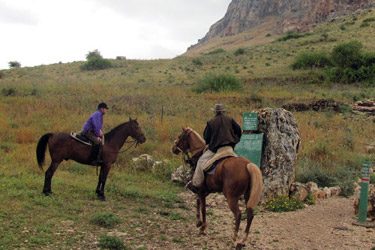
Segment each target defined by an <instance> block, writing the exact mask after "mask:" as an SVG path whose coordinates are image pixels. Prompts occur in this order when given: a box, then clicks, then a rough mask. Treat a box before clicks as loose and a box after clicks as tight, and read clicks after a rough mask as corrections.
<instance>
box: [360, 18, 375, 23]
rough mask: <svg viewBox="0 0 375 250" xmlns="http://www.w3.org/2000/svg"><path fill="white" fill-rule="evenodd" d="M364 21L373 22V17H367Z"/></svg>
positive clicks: (374, 19)
mask: <svg viewBox="0 0 375 250" xmlns="http://www.w3.org/2000/svg"><path fill="white" fill-rule="evenodd" d="M363 22H364V23H369V22H375V17H369V18H366V19H365V20H363Z"/></svg>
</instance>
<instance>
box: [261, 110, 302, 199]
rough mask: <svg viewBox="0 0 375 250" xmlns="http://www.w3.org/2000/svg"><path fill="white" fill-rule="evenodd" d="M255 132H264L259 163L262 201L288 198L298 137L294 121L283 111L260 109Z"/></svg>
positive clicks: (290, 115)
mask: <svg viewBox="0 0 375 250" xmlns="http://www.w3.org/2000/svg"><path fill="white" fill-rule="evenodd" d="M256 112H257V113H258V114H259V116H258V117H259V120H258V121H259V122H258V123H259V124H258V130H259V132H261V133H264V137H263V138H264V144H263V153H262V161H261V170H262V174H263V195H262V199H269V198H273V197H275V196H279V195H284V196H288V195H289V189H290V186H291V184H292V183H293V182H294V178H295V165H296V159H297V152H298V148H299V145H300V143H301V137H300V133H299V130H298V126H297V122H296V120H295V118H294V116H293V115H292V113H291V112H289V111H287V110H285V109H270V108H266V109H261V110H258V111H256Z"/></svg>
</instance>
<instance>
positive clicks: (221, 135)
mask: <svg viewBox="0 0 375 250" xmlns="http://www.w3.org/2000/svg"><path fill="white" fill-rule="evenodd" d="M212 110H213V111H214V112H215V117H214V118H212V119H211V120H210V121H208V122H207V125H206V128H205V129H204V132H203V138H204V140H205V141H206V144H208V149H207V151H206V152H204V153H203V155H202V156H201V157H200V158H199V160H198V163H197V167H196V169H195V172H194V175H193V179H192V181H190V182H189V183H188V184H187V187H188V188H189V189H190V190H191V191H193V192H194V193H197V192H198V191H199V189H200V188H201V187H202V186H203V183H204V172H203V170H204V169H203V167H204V165H205V163H206V162H207V161H208V160H210V159H212V157H214V155H215V153H216V152H217V150H218V149H219V148H221V147H225V146H231V147H232V148H234V147H235V145H236V144H237V143H238V142H239V141H240V138H241V135H242V132H241V127H240V125H238V124H237V122H236V121H235V120H233V119H232V118H230V117H229V116H226V115H224V111H225V108H224V105H223V104H221V103H217V104H215V107H214V108H212Z"/></svg>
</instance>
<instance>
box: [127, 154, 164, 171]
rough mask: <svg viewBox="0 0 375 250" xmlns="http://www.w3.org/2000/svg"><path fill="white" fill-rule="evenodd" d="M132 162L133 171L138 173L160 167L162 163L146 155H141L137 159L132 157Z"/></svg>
mask: <svg viewBox="0 0 375 250" xmlns="http://www.w3.org/2000/svg"><path fill="white" fill-rule="evenodd" d="M133 162H134V166H135V169H136V170H138V171H148V170H152V169H155V168H156V167H158V166H160V165H162V162H160V161H155V160H154V158H152V156H151V155H148V154H143V155H140V156H139V157H134V158H133Z"/></svg>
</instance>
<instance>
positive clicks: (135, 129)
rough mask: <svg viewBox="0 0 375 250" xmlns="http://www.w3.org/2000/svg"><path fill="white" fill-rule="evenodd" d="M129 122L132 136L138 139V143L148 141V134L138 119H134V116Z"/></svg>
mask: <svg viewBox="0 0 375 250" xmlns="http://www.w3.org/2000/svg"><path fill="white" fill-rule="evenodd" d="M129 123H130V126H131V128H132V129H131V134H130V136H131V137H132V138H133V139H134V140H136V141H137V143H140V144H142V143H144V142H145V141H146V136H145V134H144V133H143V131H142V129H141V127H140V126H139V124H138V122H137V119H135V120H132V118H130V117H129Z"/></svg>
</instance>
